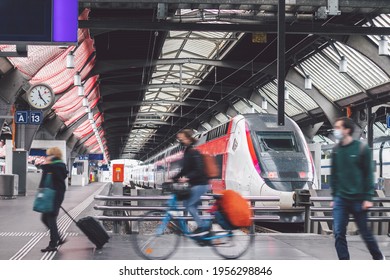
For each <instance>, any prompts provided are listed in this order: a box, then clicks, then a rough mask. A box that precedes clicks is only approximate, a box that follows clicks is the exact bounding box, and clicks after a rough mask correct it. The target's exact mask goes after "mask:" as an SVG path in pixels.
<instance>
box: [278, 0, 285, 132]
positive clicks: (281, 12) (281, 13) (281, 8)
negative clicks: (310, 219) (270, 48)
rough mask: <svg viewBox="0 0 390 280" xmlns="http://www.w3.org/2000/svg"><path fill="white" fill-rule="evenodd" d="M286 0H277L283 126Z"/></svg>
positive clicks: (279, 81) (280, 122)
mask: <svg viewBox="0 0 390 280" xmlns="http://www.w3.org/2000/svg"><path fill="white" fill-rule="evenodd" d="M285 12H286V1H285V0H279V5H278V73H277V79H278V125H280V126H284V86H285V85H284V82H285V74H286V73H285V72H286V70H285V68H286V56H285V50H286V26H285V19H286V17H285Z"/></svg>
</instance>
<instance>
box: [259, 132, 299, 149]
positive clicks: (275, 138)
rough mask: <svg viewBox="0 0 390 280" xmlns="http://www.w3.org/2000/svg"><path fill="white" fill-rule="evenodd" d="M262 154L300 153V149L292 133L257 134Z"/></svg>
mask: <svg viewBox="0 0 390 280" xmlns="http://www.w3.org/2000/svg"><path fill="white" fill-rule="evenodd" d="M256 135H257V139H258V141H259V144H260V149H261V151H262V152H272V151H274V152H298V151H299V148H298V145H297V142H296V141H295V136H294V134H293V133H292V132H278V133H275V132H257V133H256Z"/></svg>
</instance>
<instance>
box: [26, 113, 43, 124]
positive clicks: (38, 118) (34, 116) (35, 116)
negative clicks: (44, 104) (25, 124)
mask: <svg viewBox="0 0 390 280" xmlns="http://www.w3.org/2000/svg"><path fill="white" fill-rule="evenodd" d="M29 123H30V124H37V125H40V124H41V123H42V112H40V111H30V118H29Z"/></svg>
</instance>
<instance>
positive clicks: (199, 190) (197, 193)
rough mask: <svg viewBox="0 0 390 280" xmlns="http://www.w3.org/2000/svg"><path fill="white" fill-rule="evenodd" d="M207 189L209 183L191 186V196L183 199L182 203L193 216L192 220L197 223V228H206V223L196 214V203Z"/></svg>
mask: <svg viewBox="0 0 390 280" xmlns="http://www.w3.org/2000/svg"><path fill="white" fill-rule="evenodd" d="M208 190H209V185H197V186H193V187H191V196H190V198H189V199H187V200H184V201H183V205H184V207H185V208H186V210H187V211H188V212H189V213H190V214H191V216H192V217H193V218H194V221H195V222H196V223H197V224H198V228H206V227H207V226H208V223H207V222H206V221H204V220H202V219H201V218H200V216H199V214H198V204H199V202H200V197H201V196H202V195H204V194H205V193H206V192H207V191H208Z"/></svg>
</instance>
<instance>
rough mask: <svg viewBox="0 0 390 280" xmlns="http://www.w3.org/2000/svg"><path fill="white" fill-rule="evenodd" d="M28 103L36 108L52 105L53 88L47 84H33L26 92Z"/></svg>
mask: <svg viewBox="0 0 390 280" xmlns="http://www.w3.org/2000/svg"><path fill="white" fill-rule="evenodd" d="M27 100H28V103H30V105H31V106H32V107H34V108H37V109H46V108H48V107H50V106H51V105H53V103H54V94H53V90H52V89H51V88H50V87H49V86H47V85H35V86H33V87H32V88H31V89H30V90H29V92H28V93H27Z"/></svg>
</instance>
